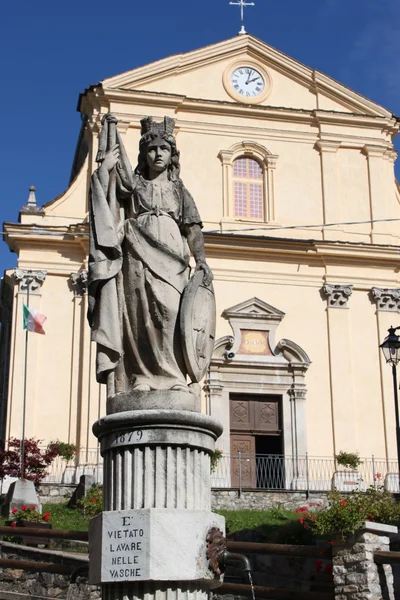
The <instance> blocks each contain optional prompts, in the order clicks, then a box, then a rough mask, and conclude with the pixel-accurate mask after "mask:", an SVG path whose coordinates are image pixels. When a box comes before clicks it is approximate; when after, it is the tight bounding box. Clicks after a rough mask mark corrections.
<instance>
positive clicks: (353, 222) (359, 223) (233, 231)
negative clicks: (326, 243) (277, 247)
mask: <svg viewBox="0 0 400 600" xmlns="http://www.w3.org/2000/svg"><path fill="white" fill-rule="evenodd" d="M389 221H400V217H395V218H391V219H370V220H368V221H338V222H336V223H319V224H317V225H279V226H277V227H264V226H262V225H261V226H260V227H248V228H244V229H242V228H240V229H214V230H210V231H205V232H204V233H241V232H242V231H279V230H280V229H308V228H310V229H311V228H315V229H317V228H321V227H334V226H336V225H367V224H369V223H385V222H389ZM241 222H243V221H241Z"/></svg>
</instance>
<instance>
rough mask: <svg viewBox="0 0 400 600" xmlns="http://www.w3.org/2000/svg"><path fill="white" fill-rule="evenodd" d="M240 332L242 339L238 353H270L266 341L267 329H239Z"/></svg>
mask: <svg viewBox="0 0 400 600" xmlns="http://www.w3.org/2000/svg"><path fill="white" fill-rule="evenodd" d="M240 333H241V336H242V339H241V343H240V348H239V352H238V354H258V355H260V354H261V355H264V356H265V355H267V356H268V355H271V354H272V352H271V349H270V347H269V342H268V336H269V331H258V330H253V329H241V330H240Z"/></svg>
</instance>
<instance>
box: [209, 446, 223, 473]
mask: <svg viewBox="0 0 400 600" xmlns="http://www.w3.org/2000/svg"><path fill="white" fill-rule="evenodd" d="M222 456H223V452H222V450H219V449H218V448H216V449H215V450H214V452H213V453H212V454H211V457H210V470H211V473H214V471H215V469H216V468H217V464H218V461H219V460H220V459H221V458H222Z"/></svg>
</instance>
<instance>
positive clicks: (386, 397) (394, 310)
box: [371, 287, 400, 460]
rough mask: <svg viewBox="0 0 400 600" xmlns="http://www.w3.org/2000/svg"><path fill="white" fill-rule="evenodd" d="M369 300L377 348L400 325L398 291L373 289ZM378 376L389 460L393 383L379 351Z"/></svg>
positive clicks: (392, 442)
mask: <svg viewBox="0 0 400 600" xmlns="http://www.w3.org/2000/svg"><path fill="white" fill-rule="evenodd" d="M371 298H372V299H373V300H374V301H375V304H376V313H375V314H376V330H377V340H376V341H377V346H379V345H380V344H381V343H382V342H383V340H384V339H385V337H386V336H387V334H388V329H389V327H392V326H397V325H400V289H399V288H378V287H373V288H372V289H371ZM379 374H380V381H381V399H382V413H383V424H384V437H385V448H386V458H387V459H389V460H390V459H395V458H396V456H397V450H396V447H397V446H396V432H395V427H394V426H393V423H395V410H394V399H393V381H392V373H391V369H390V366H389V365H388V364H386V361H385V359H384V356H383V354H382V352H381V351H379Z"/></svg>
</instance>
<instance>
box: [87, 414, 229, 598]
mask: <svg viewBox="0 0 400 600" xmlns="http://www.w3.org/2000/svg"><path fill="white" fill-rule="evenodd" d="M93 431H94V433H95V435H96V436H97V437H98V438H99V440H100V443H101V453H102V456H103V458H104V506H103V509H104V511H105V512H103V514H102V515H99V516H98V517H96V518H95V519H94V520H92V522H91V529H90V581H91V583H101V584H102V589H103V600H136V599H138V600H139V599H144V598H145V599H146V600H153V598H154V599H156V600H205V599H206V595H207V590H209V589H211V588H213V587H217V586H218V585H219V584H220V581H219V578H216V577H215V576H214V574H213V573H212V571H211V570H210V569H209V567H208V560H207V558H206V550H207V547H206V537H207V533H208V531H209V530H210V529H211V528H212V527H217V528H219V529H223V528H224V520H223V518H222V517H219V516H218V515H215V514H213V513H211V489H210V454H211V453H212V452H213V451H214V444H215V440H216V439H217V438H218V437H219V435H220V434H221V432H222V427H221V425H220V424H219V423H218V422H217V421H215V420H214V419H212V418H211V417H209V416H207V415H202V414H199V413H196V412H191V411H183V410H158V409H157V410H132V411H126V412H120V413H115V414H111V415H108V416H106V417H104V418H102V419H100V420H99V421H97V422H96V423H95V424H94V426H93Z"/></svg>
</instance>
